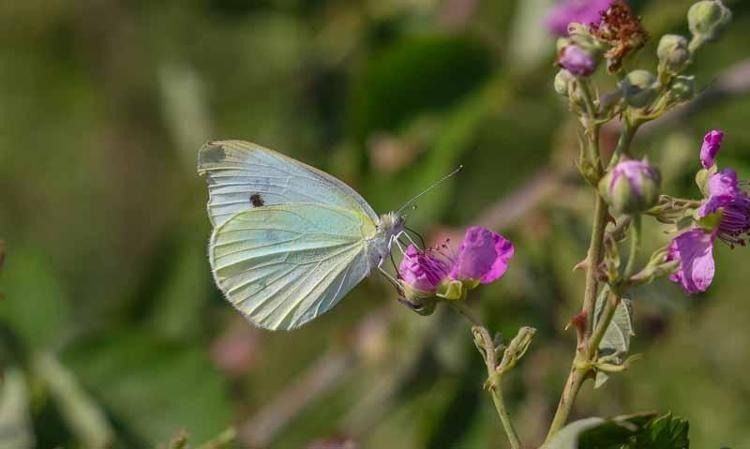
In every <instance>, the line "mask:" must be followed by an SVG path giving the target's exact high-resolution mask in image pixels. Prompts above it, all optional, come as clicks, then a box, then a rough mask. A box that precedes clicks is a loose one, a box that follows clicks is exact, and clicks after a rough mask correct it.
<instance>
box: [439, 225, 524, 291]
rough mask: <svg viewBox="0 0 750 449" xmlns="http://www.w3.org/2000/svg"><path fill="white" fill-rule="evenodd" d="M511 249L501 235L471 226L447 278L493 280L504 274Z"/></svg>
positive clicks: (484, 282) (512, 249)
mask: <svg viewBox="0 0 750 449" xmlns="http://www.w3.org/2000/svg"><path fill="white" fill-rule="evenodd" d="M514 251H515V250H514V248H513V244H512V243H511V242H510V241H509V240H508V239H506V238H505V237H503V236H501V235H500V234H496V233H494V232H492V231H490V230H489V229H486V228H482V227H479V226H474V227H471V228H469V229H467V230H466V235H465V236H464V239H463V241H462V242H461V246H460V248H459V250H458V257H457V258H456V263H455V264H454V265H453V269H452V270H451V273H450V277H451V278H452V279H457V280H476V281H479V282H481V283H482V284H487V283H490V282H492V281H495V280H497V279H499V278H500V277H501V276H502V275H503V274H505V271H506V270H507V269H508V263H509V261H510V259H511V258H512V257H513V254H514Z"/></svg>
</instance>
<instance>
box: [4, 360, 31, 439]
mask: <svg viewBox="0 0 750 449" xmlns="http://www.w3.org/2000/svg"><path fill="white" fill-rule="evenodd" d="M0 387H1V388H0V449H27V448H30V447H34V435H33V433H32V431H31V415H30V413H29V393H28V388H27V387H26V379H25V378H24V375H23V372H21V370H20V369H18V368H9V369H6V370H5V372H4V373H3V379H2V383H0Z"/></svg>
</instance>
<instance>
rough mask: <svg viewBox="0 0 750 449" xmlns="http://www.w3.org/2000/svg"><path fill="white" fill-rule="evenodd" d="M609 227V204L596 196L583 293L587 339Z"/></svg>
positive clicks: (592, 319) (589, 333)
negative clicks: (606, 233)
mask: <svg viewBox="0 0 750 449" xmlns="http://www.w3.org/2000/svg"><path fill="white" fill-rule="evenodd" d="M606 225H607V204H606V203H605V202H604V200H603V199H602V197H601V196H599V195H598V194H597V195H596V202H595V204H594V222H593V224H592V226H591V242H590V243H589V250H588V253H587V255H586V284H585V287H584V291H583V311H584V312H585V313H586V320H587V321H586V322H587V326H586V332H585V333H584V334H585V336H586V337H588V336H589V335H591V328H592V325H593V323H594V308H595V306H596V292H597V289H598V282H597V269H598V267H599V263H600V262H601V260H602V248H603V246H604V245H603V243H604V228H605V227H606Z"/></svg>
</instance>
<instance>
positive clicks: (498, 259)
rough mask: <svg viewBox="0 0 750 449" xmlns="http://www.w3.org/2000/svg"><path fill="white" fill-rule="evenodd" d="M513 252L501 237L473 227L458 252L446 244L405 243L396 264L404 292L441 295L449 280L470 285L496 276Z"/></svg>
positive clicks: (501, 271)
mask: <svg viewBox="0 0 750 449" xmlns="http://www.w3.org/2000/svg"><path fill="white" fill-rule="evenodd" d="M513 253H514V248H513V244H512V243H511V242H510V241H509V240H507V239H506V238H505V237H503V236H501V235H500V234H496V233H494V232H492V231H490V230H489V229H485V228H482V227H479V226H474V227H471V228H469V229H467V230H466V234H465V235H464V239H463V241H462V242H461V245H460V246H459V249H458V252H454V251H451V250H450V248H448V246H447V245H446V244H443V245H441V246H440V247H437V248H427V249H425V250H424V251H422V250H419V249H418V248H417V247H416V246H415V245H413V244H412V245H409V246H408V247H407V248H406V251H405V252H404V258H403V259H402V260H401V264H400V265H399V269H398V274H399V279H400V280H401V283H402V285H403V286H404V287H405V290H406V294H407V295H412V296H415V295H416V296H422V297H424V296H433V295H436V294H438V293H440V294H441V295H442V294H444V293H445V291H444V290H445V289H447V288H448V286H449V284H451V283H457V284H458V285H460V284H462V283H464V282H466V283H468V284H469V285H468V288H472V287H474V286H476V284H477V283H481V284H487V283H490V282H493V281H495V280H497V279H499V278H500V277H502V275H503V274H504V273H505V271H506V270H507V269H508V262H509V261H510V259H511V258H512V257H513ZM472 284H473V285H472ZM443 297H445V296H443Z"/></svg>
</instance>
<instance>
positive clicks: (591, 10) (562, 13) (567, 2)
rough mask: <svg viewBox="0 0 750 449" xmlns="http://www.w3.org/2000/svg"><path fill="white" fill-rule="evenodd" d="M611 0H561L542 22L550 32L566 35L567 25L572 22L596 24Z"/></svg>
mask: <svg viewBox="0 0 750 449" xmlns="http://www.w3.org/2000/svg"><path fill="white" fill-rule="evenodd" d="M612 1H613V0H562V1H560V2H559V3H558V4H557V5H556V6H555V7H554V8H552V9H551V10H550V12H549V13H548V14H547V17H546V18H545V19H544V24H545V26H546V27H547V29H548V30H549V32H550V33H551V34H554V35H557V36H567V34H568V25H570V24H571V23H573V22H576V23H581V24H583V25H589V24H598V23H599V22H600V20H601V13H602V12H603V11H606V10H607V9H608V8H609V6H610V4H611V3H612Z"/></svg>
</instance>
